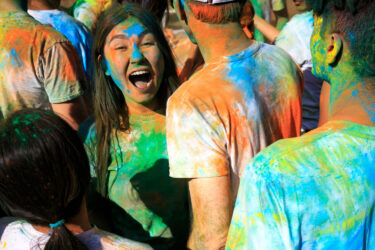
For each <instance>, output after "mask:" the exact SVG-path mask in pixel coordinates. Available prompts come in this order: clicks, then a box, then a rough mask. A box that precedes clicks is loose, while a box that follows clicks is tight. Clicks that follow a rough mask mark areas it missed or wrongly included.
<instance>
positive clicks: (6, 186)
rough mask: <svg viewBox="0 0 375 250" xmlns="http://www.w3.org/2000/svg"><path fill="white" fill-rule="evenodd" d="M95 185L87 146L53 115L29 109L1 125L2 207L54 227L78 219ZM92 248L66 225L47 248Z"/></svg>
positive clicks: (0, 200)
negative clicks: (89, 188) (91, 176)
mask: <svg viewBox="0 0 375 250" xmlns="http://www.w3.org/2000/svg"><path fill="white" fill-rule="evenodd" d="M89 181H90V169H89V162H88V158H87V155H86V152H85V149H84V147H83V144H82V142H81V140H80V138H79V136H78V134H77V132H76V131H74V130H73V129H72V128H71V127H70V126H69V125H68V124H67V123H66V122H65V121H64V120H62V119H61V118H60V117H58V116H57V115H55V114H54V113H52V112H50V111H44V110H38V109H24V110H21V111H17V112H15V113H14V114H12V115H11V116H9V117H8V118H7V119H6V120H5V121H2V122H1V124H0V204H1V207H2V208H3V209H4V211H5V212H6V214H7V215H9V216H14V217H18V218H20V219H24V220H26V221H28V222H29V223H31V224H33V225H41V226H47V227H48V226H49V224H51V223H56V222H58V221H60V220H62V219H64V220H66V221H67V220H69V219H70V218H72V217H74V216H76V215H77V214H78V213H79V211H80V209H81V206H82V202H83V198H84V195H85V192H86V190H87V188H88V185H89ZM45 249H46V250H51V249H68V250H69V249H70V250H73V249H87V247H86V246H85V245H84V244H83V243H81V242H80V241H79V240H78V238H76V237H75V236H74V235H73V234H72V233H71V232H70V231H69V230H68V229H67V228H66V227H65V225H64V224H62V225H60V226H58V227H56V228H53V229H52V234H51V237H50V239H49V241H48V242H47V244H46V246H45Z"/></svg>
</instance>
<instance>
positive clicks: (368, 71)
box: [307, 0, 375, 81]
mask: <svg viewBox="0 0 375 250" xmlns="http://www.w3.org/2000/svg"><path fill="white" fill-rule="evenodd" d="M307 3H308V4H309V5H310V6H312V7H313V10H314V32H313V34H312V37H311V52H312V58H313V66H314V68H313V72H314V73H315V74H316V75H317V76H318V77H320V78H322V79H325V80H328V81H329V74H330V72H331V70H332V69H333V68H334V67H335V65H336V64H337V63H338V61H340V60H342V53H343V50H346V51H348V53H347V54H349V55H350V65H351V66H352V67H353V68H354V70H355V71H356V72H357V73H358V74H359V75H361V76H374V75H375V57H374V56H373V55H374V53H375V1H371V0H358V1H354V0H319V1H312V0H309V1H307ZM343 43H344V44H343ZM344 71H345V70H344ZM344 78H345V77H344Z"/></svg>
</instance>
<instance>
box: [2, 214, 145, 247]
mask: <svg viewBox="0 0 375 250" xmlns="http://www.w3.org/2000/svg"><path fill="white" fill-rule="evenodd" d="M0 232H3V233H2V235H1V240H0V249H10V250H23V249H31V250H34V249H35V250H37V249H44V247H45V245H46V243H47V242H48V239H49V237H50V236H49V235H48V234H43V233H41V232H39V231H37V230H35V229H34V227H33V226H32V225H31V224H30V223H28V222H26V221H23V220H16V221H13V222H11V223H9V218H3V219H1V220H0ZM76 236H77V238H78V239H79V240H80V241H81V242H82V243H83V244H85V245H86V246H87V247H88V248H89V249H92V250H99V249H100V250H102V249H103V250H106V249H108V250H114V249H132V250H133V249H139V250H141V249H142V250H143V249H152V248H151V247H150V246H148V245H146V244H142V243H139V242H135V241H132V240H128V239H125V238H122V237H120V236H117V235H114V234H111V233H108V232H105V231H102V230H100V229H98V228H97V227H93V228H91V229H90V230H88V231H86V232H83V233H80V234H78V235H76Z"/></svg>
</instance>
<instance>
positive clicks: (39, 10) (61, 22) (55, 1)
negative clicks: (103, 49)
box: [27, 0, 93, 80]
mask: <svg viewBox="0 0 375 250" xmlns="http://www.w3.org/2000/svg"><path fill="white" fill-rule="evenodd" d="M60 2H61V0H28V10H27V12H28V13H29V14H30V15H31V16H32V17H34V18H35V19H36V20H37V21H39V22H41V23H43V24H47V25H50V26H51V27H52V28H54V29H55V30H57V31H58V32H60V33H61V34H63V35H64V36H66V38H68V39H69V41H70V42H71V43H72V45H73V46H74V48H75V49H76V51H77V53H78V56H79V58H80V60H81V63H82V65H83V68H84V70H85V73H86V78H87V79H88V80H91V78H92V73H93V72H92V65H91V47H92V35H91V32H90V30H89V29H88V28H87V27H86V26H85V25H84V24H83V23H81V22H79V21H77V20H76V19H74V18H73V17H71V16H69V15H68V14H67V13H65V12H64V11H62V10H59V6H60Z"/></svg>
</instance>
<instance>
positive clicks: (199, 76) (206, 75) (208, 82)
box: [169, 66, 228, 103]
mask: <svg viewBox="0 0 375 250" xmlns="http://www.w3.org/2000/svg"><path fill="white" fill-rule="evenodd" d="M223 68H224V67H217V68H215V69H212V67H210V66H208V67H205V68H203V69H202V70H201V71H199V72H197V73H196V74H194V75H193V76H192V77H191V78H190V79H189V80H188V81H186V82H184V83H183V84H182V85H181V86H180V87H179V88H178V89H177V90H176V91H175V92H174V93H173V95H172V96H171V98H170V100H169V102H171V103H174V102H184V101H188V102H189V101H193V100H196V99H205V98H207V97H209V96H211V95H213V94H214V93H215V91H216V94H218V91H219V90H220V87H221V85H224V84H226V83H228V81H227V80H225V79H224V78H221V77H220V72H221V71H222V70H223Z"/></svg>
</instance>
